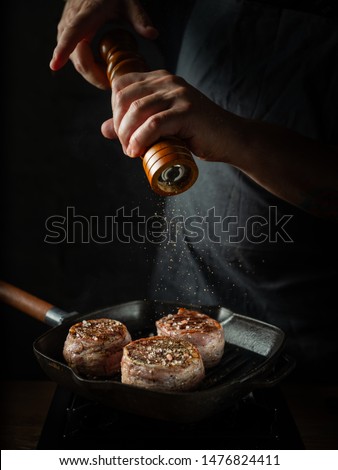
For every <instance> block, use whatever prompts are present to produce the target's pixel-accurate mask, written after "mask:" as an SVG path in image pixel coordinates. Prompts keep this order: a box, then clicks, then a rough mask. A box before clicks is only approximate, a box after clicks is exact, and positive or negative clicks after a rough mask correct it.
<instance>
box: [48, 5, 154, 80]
mask: <svg viewBox="0 0 338 470" xmlns="http://www.w3.org/2000/svg"><path fill="white" fill-rule="evenodd" d="M118 19H120V20H121V19H123V20H126V21H128V22H129V23H130V24H131V25H132V26H133V28H134V29H135V31H136V32H137V33H138V34H140V35H141V36H143V37H145V38H148V39H154V38H156V37H157V35H158V31H157V29H156V28H155V27H154V26H153V25H152V22H151V20H150V18H149V16H148V14H147V13H146V11H145V10H144V8H143V7H142V5H141V4H140V2H139V1H138V0H68V1H67V3H66V4H65V7H64V10H63V14H62V17H61V20H60V22H59V24H58V34H57V45H56V47H55V49H54V53H53V57H52V60H51V62H50V68H51V69H52V70H54V71H56V70H59V69H61V68H62V67H63V66H64V65H65V64H66V62H67V61H68V59H70V60H71V61H72V62H73V64H74V67H75V69H76V70H77V71H78V72H79V73H80V74H81V75H82V76H83V77H84V78H85V79H86V80H87V81H88V82H89V83H91V84H92V85H95V86H96V87H98V88H103V89H107V88H109V86H110V84H109V82H108V79H107V77H106V70H105V68H104V66H100V65H99V64H97V63H96V62H95V59H94V56H93V53H92V49H91V45H90V42H91V40H92V39H93V37H94V36H95V34H96V33H97V32H98V31H99V29H100V28H101V27H102V26H104V25H105V24H106V23H107V22H109V21H112V20H118Z"/></svg>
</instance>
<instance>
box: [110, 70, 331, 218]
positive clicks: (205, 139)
mask: <svg viewBox="0 0 338 470" xmlns="http://www.w3.org/2000/svg"><path fill="white" fill-rule="evenodd" d="M112 109H113V115H114V117H113V118H111V119H109V120H107V121H106V122H104V123H103V125H102V133H103V135H104V136H105V137H107V138H111V139H112V138H117V137H118V138H119V139H120V142H121V144H122V147H123V150H124V152H125V153H126V154H127V155H129V156H130V157H137V156H141V155H143V154H144V152H145V151H146V149H147V148H148V147H150V146H151V145H153V144H154V143H155V142H156V141H158V140H159V139H160V138H162V137H170V136H177V137H180V138H181V139H182V140H184V141H185V143H186V145H187V147H188V148H189V149H190V150H191V151H192V153H193V154H195V155H196V156H197V157H199V158H201V159H203V160H207V161H219V162H224V163H230V164H231V165H233V166H235V167H237V168H239V169H240V170H242V171H243V172H244V173H246V174H247V175H248V176H249V177H250V178H251V179H253V180H254V181H255V182H256V183H257V184H259V185H260V186H262V187H264V188H265V189H266V190H268V191H270V192H271V193H272V194H275V195H276V196H278V197H280V198H281V199H284V200H286V201H288V202H290V203H292V204H295V205H297V206H298V207H301V208H303V209H304V210H306V211H308V212H311V213H312V214H316V215H320V216H322V217H327V218H333V219H335V220H337V214H338V210H337V208H338V205H337V201H338V192H337V189H336V188H337V187H338V153H337V150H338V149H337V148H333V147H330V146H327V145H324V144H321V143H320V142H316V141H314V140H312V139H309V138H307V137H304V136H302V135H300V134H298V133H296V132H294V131H291V130H289V129H287V128H285V127H282V126H278V125H275V124H272V123H268V122H264V121H258V120H250V119H244V118H241V117H239V116H236V115H234V114H232V113H229V112H228V111H225V110H224V109H222V108H221V107H220V106H218V105H217V104H215V103H214V102H212V101H211V100H210V99H209V98H207V97H206V96H205V95H203V94H202V93H201V92H199V91H198V90H196V89H195V88H194V87H192V86H191V85H189V84H188V83H187V82H186V81H185V80H183V79H182V78H180V77H177V76H175V75H171V74H169V73H168V72H166V71H164V70H157V71H154V72H147V73H129V74H126V75H123V76H121V77H118V78H116V79H115V80H113V84H112ZM304 168H306V175H307V177H306V178H304ZM322 194H324V195H325V197H324V198H323V197H322ZM327 199H329V200H332V201H334V203H335V204H334V203H332V204H331V205H328V204H327Z"/></svg>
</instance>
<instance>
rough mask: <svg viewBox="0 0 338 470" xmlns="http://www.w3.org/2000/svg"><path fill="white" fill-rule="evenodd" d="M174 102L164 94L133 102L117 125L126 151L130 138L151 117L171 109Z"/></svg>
mask: <svg viewBox="0 0 338 470" xmlns="http://www.w3.org/2000/svg"><path fill="white" fill-rule="evenodd" d="M172 102H173V100H172V99H171V98H170V97H169V96H168V95H164V94H163V93H162V92H157V93H153V94H151V95H148V96H145V97H143V98H141V99H138V100H136V101H133V102H132V103H131V105H130V107H129V109H128V111H127V112H126V113H125V114H124V116H123V118H122V120H121V122H120V124H119V125H117V123H116V119H115V115H114V123H115V132H117V134H118V136H119V139H120V142H121V144H122V147H123V149H124V151H125V152H126V148H127V146H128V144H129V140H130V137H131V136H132V135H133V134H134V132H135V131H136V129H138V128H139V127H140V126H142V124H143V123H144V122H145V121H147V120H148V119H149V118H150V117H151V116H153V115H158V114H159V113H161V112H162V111H164V110H167V109H169V108H170V107H171V105H172Z"/></svg>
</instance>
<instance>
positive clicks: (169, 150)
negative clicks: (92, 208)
mask: <svg viewBox="0 0 338 470" xmlns="http://www.w3.org/2000/svg"><path fill="white" fill-rule="evenodd" d="M100 53H101V56H102V58H103V59H104V61H105V62H106V64H107V76H108V79H109V81H110V83H111V84H112V83H113V80H114V79H115V78H116V77H117V76H120V75H123V74H125V73H128V72H145V71H147V70H148V68H147V65H146V63H145V61H144V59H143V58H142V57H141V55H139V54H138V47H137V42H136V40H135V38H134V37H133V35H132V34H131V33H129V32H128V31H126V30H122V29H116V30H112V31H110V32H109V33H107V34H106V35H105V36H104V37H103V38H102V39H101V41H100ZM141 158H142V160H143V168H144V171H145V173H146V175H147V178H148V180H149V183H150V186H151V188H152V189H153V190H154V191H155V192H156V193H157V194H159V195H161V196H172V195H175V194H180V193H182V192H184V191H186V190H187V189H188V188H190V187H191V186H192V185H193V184H194V183H195V181H196V179H197V177H198V168H197V166H196V163H195V161H194V159H193V156H192V154H191V152H190V151H189V150H188V149H187V148H186V147H185V144H184V143H183V142H182V141H181V140H180V139H178V138H176V137H170V138H165V139H163V140H160V141H158V142H157V143H155V144H154V145H152V146H151V147H150V148H148V150H147V151H146V152H145V154H144V155H143V156H141Z"/></svg>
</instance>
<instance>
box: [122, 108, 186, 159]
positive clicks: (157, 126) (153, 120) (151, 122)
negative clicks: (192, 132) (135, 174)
mask: <svg viewBox="0 0 338 470" xmlns="http://www.w3.org/2000/svg"><path fill="white" fill-rule="evenodd" d="M171 136H177V137H181V138H182V139H184V140H186V139H189V138H190V137H189V136H188V134H187V132H186V131H185V129H184V128H183V125H182V122H181V120H180V113H179V112H176V111H173V110H165V111H162V112H160V113H157V114H155V115H152V116H150V117H149V118H148V119H147V120H146V121H145V122H144V123H143V124H142V125H141V126H140V127H138V128H137V129H136V130H135V132H134V133H133V134H132V135H131V137H130V139H129V144H128V146H127V148H126V150H125V153H126V154H127V155H129V156H130V157H137V156H140V155H143V154H144V152H145V151H146V149H147V148H149V147H150V146H151V145H153V144H154V143H155V142H157V141H158V140H159V139H160V138H163V137H171Z"/></svg>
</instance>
